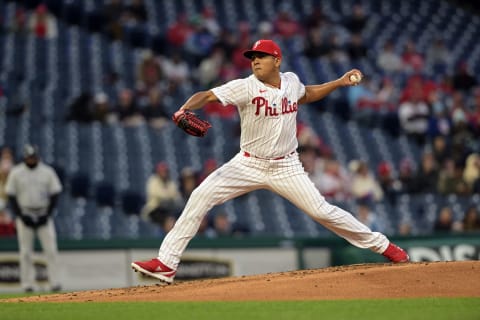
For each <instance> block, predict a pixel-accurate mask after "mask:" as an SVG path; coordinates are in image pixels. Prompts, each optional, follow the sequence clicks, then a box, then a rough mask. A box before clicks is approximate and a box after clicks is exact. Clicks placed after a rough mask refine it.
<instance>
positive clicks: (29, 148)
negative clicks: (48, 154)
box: [23, 144, 38, 158]
mask: <svg viewBox="0 0 480 320" xmlns="http://www.w3.org/2000/svg"><path fill="white" fill-rule="evenodd" d="M23 156H24V157H25V158H29V157H36V156H38V148H37V147H36V146H34V145H32V144H26V145H25V146H24V147H23Z"/></svg>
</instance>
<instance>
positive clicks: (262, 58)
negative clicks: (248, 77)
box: [251, 52, 281, 81]
mask: <svg viewBox="0 0 480 320" xmlns="http://www.w3.org/2000/svg"><path fill="white" fill-rule="evenodd" d="M280 63H281V59H279V58H275V57H274V56H271V55H269V54H266V53H261V52H257V53H254V54H253V55H252V58H251V65H252V72H253V74H254V75H255V76H256V77H257V79H259V80H261V81H264V80H266V79H268V78H269V77H271V76H272V75H274V74H276V73H278V72H279V70H280Z"/></svg>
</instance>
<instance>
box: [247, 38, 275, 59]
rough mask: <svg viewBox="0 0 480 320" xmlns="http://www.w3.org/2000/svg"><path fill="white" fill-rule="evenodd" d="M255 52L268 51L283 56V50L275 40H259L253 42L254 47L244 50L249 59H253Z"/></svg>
mask: <svg viewBox="0 0 480 320" xmlns="http://www.w3.org/2000/svg"><path fill="white" fill-rule="evenodd" d="M255 52H261V53H266V54H269V55H271V56H274V57H275V58H280V59H281V58H282V51H281V50H280V47H279V46H278V44H276V43H275V41H273V40H266V39H262V40H258V41H257V42H255V43H254V44H253V46H252V49H250V50H246V51H245V52H243V55H244V56H245V57H247V58H248V59H251V58H252V55H253V54H254V53H255Z"/></svg>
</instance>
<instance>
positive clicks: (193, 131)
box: [172, 110, 212, 137]
mask: <svg viewBox="0 0 480 320" xmlns="http://www.w3.org/2000/svg"><path fill="white" fill-rule="evenodd" d="M172 120H173V122H175V124H176V125H177V127H179V128H180V129H182V130H183V131H185V132H186V133H188V134H190V135H192V136H195V137H203V136H204V135H206V134H207V131H208V129H209V128H211V127H212V125H211V124H210V123H209V122H208V121H205V120H202V119H200V118H199V117H198V116H197V115H196V114H195V113H193V112H192V111H188V110H187V111H185V110H179V111H177V112H175V114H174V115H173V116H172Z"/></svg>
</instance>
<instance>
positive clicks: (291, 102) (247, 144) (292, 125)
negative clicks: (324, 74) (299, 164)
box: [212, 72, 305, 158]
mask: <svg viewBox="0 0 480 320" xmlns="http://www.w3.org/2000/svg"><path fill="white" fill-rule="evenodd" d="M280 78H281V86H280V89H277V88H272V87H268V86H266V85H265V84H264V83H263V82H261V81H259V80H258V79H257V78H256V77H255V75H253V74H252V75H250V76H249V77H247V78H244V79H237V80H233V81H230V82H228V83H226V84H224V85H221V86H219V87H216V88H213V89H212V91H213V93H214V94H215V96H216V97H217V98H218V99H219V100H220V102H221V103H222V104H223V105H227V104H233V105H236V106H237V108H238V112H239V114H240V121H241V132H242V133H241V137H240V148H241V149H242V150H244V151H247V152H249V153H251V154H253V155H255V156H258V157H261V158H276V157H281V156H285V155H287V154H289V153H291V152H292V151H295V150H296V149H297V147H298V141H297V138H296V132H297V121H296V117H297V110H298V100H299V99H300V98H301V97H303V96H304V95H305V86H304V84H303V83H301V82H300V80H299V78H298V76H297V75H296V74H295V73H293V72H285V73H280Z"/></svg>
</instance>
